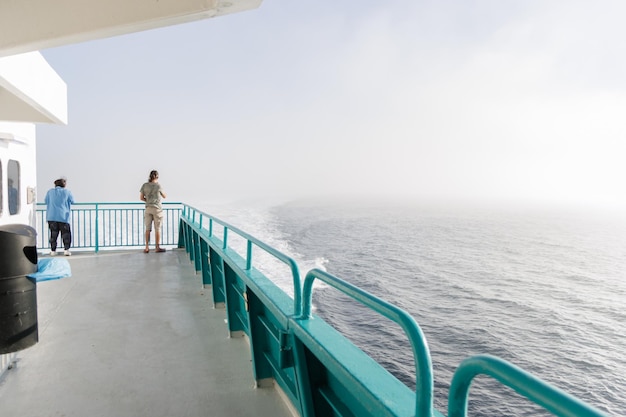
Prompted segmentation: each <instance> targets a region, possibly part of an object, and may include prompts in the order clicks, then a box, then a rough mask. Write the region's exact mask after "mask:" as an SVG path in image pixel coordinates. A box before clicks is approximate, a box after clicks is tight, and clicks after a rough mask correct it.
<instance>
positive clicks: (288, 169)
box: [38, 0, 626, 207]
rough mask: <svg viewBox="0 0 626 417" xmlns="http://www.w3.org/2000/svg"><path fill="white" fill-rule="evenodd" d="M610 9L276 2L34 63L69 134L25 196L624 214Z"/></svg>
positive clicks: (45, 133) (49, 145) (620, 104)
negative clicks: (54, 78)
mask: <svg viewBox="0 0 626 417" xmlns="http://www.w3.org/2000/svg"><path fill="white" fill-rule="evenodd" d="M625 8H626V6H625V5H624V4H623V3H622V2H617V1H601V2H596V3H593V4H591V3H589V2H584V1H567V2H566V1H554V2H543V1H528V2H522V3H514V2H496V1H469V2H466V1H448V2H435V3H433V2H425V1H415V2H406V1H400V0H391V1H385V2H374V1H347V2H341V3H339V4H337V3H336V2H329V1H327V2H315V3H297V2H279V1H275V0H265V1H264V2H263V3H262V5H261V7H260V8H258V9H256V10H252V11H249V12H245V13H240V14H236V15H228V16H224V17H219V18H215V19H209V20H205V21H199V22H195V23H190V24H184V25H179V26H174V27H169V28H163V29H158V30H152V31H147V32H142V33H137V34H131V35H126V36H121V37H115V38H110V39H104V40H99V41H93V42H88V43H84V44H76V45H68V46H64V47H59V48H53V49H49V50H44V51H42V53H43V54H44V56H45V57H46V58H47V59H48V61H49V62H50V64H51V65H52V67H53V68H55V69H56V71H57V72H58V73H59V74H60V76H61V77H62V78H63V79H64V80H65V81H66V82H67V84H68V92H69V120H70V122H69V125H68V126H40V127H39V129H38V182H39V193H38V196H39V200H41V199H42V198H43V195H44V194H45V190H46V189H47V188H49V187H50V186H52V182H53V180H54V179H55V178H56V177H58V176H60V175H64V176H67V178H68V186H69V187H71V189H72V190H73V192H74V194H75V196H76V198H77V200H78V201H94V200H106V201H127V200H136V199H137V197H138V190H139V187H140V185H141V183H142V182H143V181H145V179H146V178H147V175H148V172H149V171H150V170H152V169H158V170H159V171H160V172H161V183H162V184H163V185H164V187H165V189H166V190H167V191H168V197H169V199H170V201H180V200H184V201H190V200H192V201H205V200H207V199H212V200H214V201H230V200H239V199H259V198H263V199H267V198H274V199H291V198H301V197H315V196H340V197H353V196H359V197H363V196H368V197H373V198H377V199H414V200H419V201H424V200H439V201H442V200H443V201H448V200H450V199H454V200H463V201H468V200H473V201H479V202H487V203H489V202H492V201H493V202H498V203H510V204H521V203H529V204H530V203H532V204H537V203H540V204H544V203H546V204H547V203H549V204H560V205H574V204H575V205H604V206H612V207H624V206H625V205H626V204H624V202H625V201H626V193H625V192H624V187H623V186H622V183H623V178H626V164H624V163H623V162H622V161H623V155H624V154H625V151H626V141H624V140H623V138H624V134H625V133H626V125H624V123H623V114H624V110H625V109H626V95H625V91H626V89H625V85H626V84H625V80H624V75H623V74H625V73H626V65H625V59H626V58H625V57H626V54H625V53H624V48H626V46H624V43H623V42H622V39H624V37H625V35H626V33H625V32H626V26H624V25H623V24H622V22H621V18H620V17H621V16H623V15H624V11H625V10H624V9H625Z"/></svg>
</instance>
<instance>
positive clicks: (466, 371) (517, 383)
mask: <svg viewBox="0 0 626 417" xmlns="http://www.w3.org/2000/svg"><path fill="white" fill-rule="evenodd" d="M305 285H306V282H305ZM479 374H484V375H488V376H491V377H492V378H494V379H496V380H498V381H500V382H501V383H502V384H504V385H506V386H508V387H510V388H512V389H514V390H515V391H516V392H517V393H518V394H520V395H522V396H524V397H526V398H528V399H529V400H531V401H533V402H535V403H536V404H538V405H540V406H541V407H543V408H545V409H546V410H548V411H550V412H552V413H554V414H556V415H558V416H562V417H603V416H605V414H604V413H602V412H601V411H599V410H597V409H595V408H594V407H592V406H590V405H588V404H585V403H584V402H582V401H580V400H579V399H577V398H575V397H573V396H571V395H569V394H567V393H565V392H563V391H561V390H560V389H558V388H556V387H553V386H552V385H550V384H548V383H546V382H544V381H542V380H541V379H539V378H537V377H535V376H533V375H531V374H529V373H528V372H526V371H524V370H523V369H521V368H518V367H517V366H515V365H513V364H511V363H509V362H507V361H505V360H503V359H500V358H497V357H495V356H491V355H478V356H473V357H470V358H467V359H465V360H464V361H463V362H461V364H460V365H459V367H458V368H457V370H456V371H455V372H454V375H453V376H452V383H451V385H450V393H449V394H448V417H465V416H466V415H467V400H468V397H469V388H470V385H471V383H472V379H474V377H475V376H477V375H479Z"/></svg>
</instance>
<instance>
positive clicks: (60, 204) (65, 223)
mask: <svg viewBox="0 0 626 417" xmlns="http://www.w3.org/2000/svg"><path fill="white" fill-rule="evenodd" d="M66 183H67V180H66V179H65V178H59V179H58V180H56V181H54V188H51V189H50V190H48V192H47V193H46V200H45V201H46V206H47V209H46V213H47V214H46V220H47V221H48V229H50V255H51V256H54V255H56V254H57V252H56V250H57V239H58V238H59V232H61V240H62V241H63V247H64V248H65V256H70V255H71V253H70V245H71V244H72V230H71V228H70V208H71V206H72V204H74V196H73V195H72V192H71V191H70V190H68V189H66V188H65V185H66Z"/></svg>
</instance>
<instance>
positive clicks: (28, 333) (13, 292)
mask: <svg viewBox="0 0 626 417" xmlns="http://www.w3.org/2000/svg"><path fill="white" fill-rule="evenodd" d="M36 237H37V232H36V231H35V229H33V228H32V227H30V226H27V225H23V224H11V225H6V226H0V354H3V353H11V352H17V351H18V350H22V349H26V348H27V347H30V346H32V345H34V344H35V343H37V341H38V340H39V332H38V329H37V283H36V281H35V279H34V278H29V277H27V276H26V275H27V274H31V273H33V272H37V241H36Z"/></svg>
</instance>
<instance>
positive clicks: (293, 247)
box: [222, 203, 626, 416]
mask: <svg viewBox="0 0 626 417" xmlns="http://www.w3.org/2000/svg"><path fill="white" fill-rule="evenodd" d="M230 214H231V216H232V217H233V218H230V217H229V215H228V214H225V215H224V216H222V217H223V218H224V219H225V220H227V221H229V222H231V223H232V224H234V225H237V226H239V227H241V228H242V229H243V230H246V231H248V232H249V233H251V234H253V235H255V236H257V237H259V238H260V239H261V240H264V241H266V242H267V243H269V244H271V245H273V246H275V247H277V248H279V249H280V250H282V251H283V252H285V253H287V254H288V255H290V256H293V257H294V258H296V260H297V261H298V263H299V265H300V268H301V273H302V275H303V276H304V274H305V273H306V272H307V271H308V270H309V269H310V268H312V267H320V268H323V269H325V270H326V271H328V272H329V273H331V274H333V275H335V276H338V277H340V278H342V279H344V280H346V281H348V282H350V283H352V284H354V285H356V286H358V287H360V288H362V289H364V290H366V291H368V292H370V293H371V294H374V295H376V296H378V297H381V298H383V299H384V300H386V301H388V302H391V303H392V304H395V305H397V306H399V307H401V308H402V309H404V310H406V311H407V312H409V313H410V314H411V315H412V316H413V317H414V318H415V320H416V321H417V322H418V324H419V325H420V327H421V329H422V331H423V332H424V334H425V336H426V338H427V342H428V345H429V348H430V352H431V357H432V361H433V368H434V375H435V406H436V408H437V409H439V410H440V411H442V412H444V414H445V411H446V407H447V395H448V388H449V384H450V381H451V378H452V373H453V372H454V370H455V368H456V367H457V366H458V364H459V363H460V362H461V360H463V359H464V358H466V357H468V356H471V355H476V354H491V355H496V356H499V357H501V358H503V359H505V360H507V361H509V362H512V363H513V364H515V365H517V366H519V367H521V368H523V369H525V370H527V371H529V372H531V373H533V374H535V375H536V376H538V377H540V378H542V379H544V380H545V381H548V382H550V383H551V384H553V385H555V386H557V387H559V388H561V389H562V390H564V391H566V392H568V393H570V394H573V395H575V396H577V397H578V398H581V399H583V400H584V401H586V402H588V403H589V404H592V405H594V406H595V407H597V408H599V409H601V410H603V411H605V412H607V413H609V414H611V415H622V416H626V309H625V307H626V217H620V216H617V215H608V214H606V213H605V214H597V213H591V212H586V213H585V212H557V211H552V212H540V211H522V210H518V211H504V210H501V211H497V210H493V211H486V210H472V211H470V210H464V211H461V210H456V211H455V210H441V209H433V208H424V207H418V206H402V207H385V206H381V205H379V206H371V205H370V206H367V205H356V204H353V205H333V206H331V205H325V206H321V205H318V206H315V205H312V204H304V203H299V204H296V203H292V204H286V205H282V206H278V207H273V208H271V209H266V210H263V211H258V212H254V213H251V212H246V213H241V212H240V213H232V212H231V213H230ZM285 284H287V285H288V284H289V283H288V282H286V283H285ZM314 302H315V307H316V314H317V315H319V316H321V317H323V318H324V319H326V320H327V321H328V322H329V323H331V324H332V325H333V326H334V327H335V328H336V329H338V330H339V331H341V332H342V333H343V334H344V335H346V337H348V338H349V339H351V340H352V341H353V342H354V343H355V344H356V345H357V346H359V347H360V348H361V349H363V350H364V351H365V352H367V353H368V354H369V355H370V356H372V357H373V358H374V359H376V360H377V361H378V362H379V363H381V364H382V365H383V366H384V367H385V368H386V369H387V370H389V371H390V372H391V373H393V374H394V375H396V377H398V378H399V379H400V380H402V381H403V382H405V383H406V384H407V385H409V386H410V387H411V388H414V387H415V374H414V363H413V358H412V354H411V350H410V348H409V345H408V341H407V339H406V336H405V335H404V333H403V331H402V330H401V329H400V328H399V327H398V326H397V325H395V324H394V323H392V322H390V321H388V320H387V319H385V318H383V317H381V316H378V315H377V314H375V313H372V312H370V311H368V310H366V309H364V308H363V307H361V306H360V305H359V304H358V303H356V302H353V301H351V300H350V299H348V298H346V297H345V296H343V295H342V294H341V293H339V292H338V291H337V290H335V289H333V288H330V287H327V286H319V287H317V288H316V289H315V293H314ZM542 413H543V412H542V410H541V409H540V408H538V407H536V406H534V405H532V404H530V403H529V402H528V401H526V400H524V399H522V398H521V397H519V396H518V395H517V394H515V393H514V392H513V391H511V390H510V389H508V388H504V387H502V386H499V385H498V384H496V383H495V382H493V381H492V380H490V379H489V378H487V377H478V378H477V379H476V380H475V382H474V384H472V390H471V394H470V414H471V415H485V416H486V415H511V416H513V415H515V416H525V415H539V414H542Z"/></svg>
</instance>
